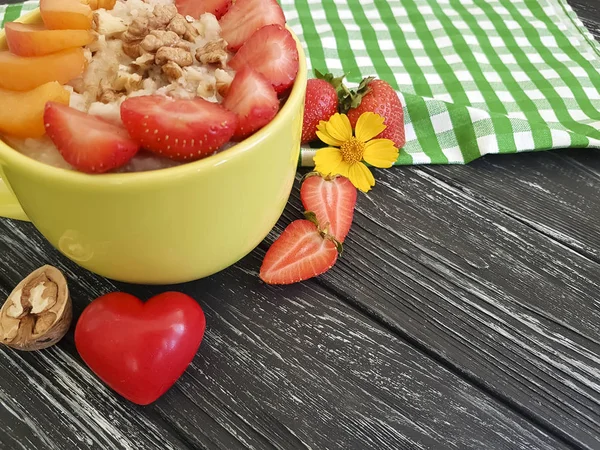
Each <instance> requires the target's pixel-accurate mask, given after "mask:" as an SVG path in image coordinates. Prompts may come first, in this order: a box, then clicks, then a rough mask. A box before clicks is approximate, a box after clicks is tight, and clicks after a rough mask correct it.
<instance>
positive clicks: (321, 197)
mask: <svg viewBox="0 0 600 450" xmlns="http://www.w3.org/2000/svg"><path fill="white" fill-rule="evenodd" d="M356 194H357V191H356V188H355V187H354V185H353V184H352V183H351V182H350V180H348V178H345V177H341V176H338V177H334V178H324V177H321V176H320V175H318V174H314V175H312V174H311V176H309V177H307V178H306V179H305V180H304V182H303V183H302V186H301V187H300V199H301V200H302V205H304V209H305V210H306V211H311V212H313V213H315V215H316V217H317V222H318V223H319V225H320V226H321V227H322V228H324V229H325V230H327V232H328V233H329V234H331V235H332V236H333V237H334V238H336V239H337V240H338V241H339V242H344V239H346V236H347V235H348V231H350V227H351V226H352V218H353V216H354V205H356Z"/></svg>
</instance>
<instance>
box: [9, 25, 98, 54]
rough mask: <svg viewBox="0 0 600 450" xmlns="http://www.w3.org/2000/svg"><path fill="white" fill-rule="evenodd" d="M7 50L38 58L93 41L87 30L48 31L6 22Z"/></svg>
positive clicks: (42, 26)
mask: <svg viewBox="0 0 600 450" xmlns="http://www.w3.org/2000/svg"><path fill="white" fill-rule="evenodd" d="M4 31H5V32H6V41H7V43H8V49H9V50H10V51H11V52H12V53H14V54H15V55H19V56H40V55H48V54H49V53H55V52H58V51H60V50H65V49H67V48H74V47H83V46H84V45H87V44H89V43H90V42H92V41H93V40H94V35H93V34H92V32H91V31H89V30H48V29H47V28H46V27H45V26H44V25H41V24H35V25H28V24H24V23H18V22H8V23H7V24H6V25H5V26H4Z"/></svg>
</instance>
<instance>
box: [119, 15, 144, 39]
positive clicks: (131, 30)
mask: <svg viewBox="0 0 600 450" xmlns="http://www.w3.org/2000/svg"><path fill="white" fill-rule="evenodd" d="M148 31H149V29H148V19H146V18H145V17H136V18H135V19H133V22H131V24H130V25H129V26H128V27H127V31H125V33H123V35H122V36H121V39H122V40H123V42H134V41H139V40H141V39H143V38H144V36H146V35H147V34H148Z"/></svg>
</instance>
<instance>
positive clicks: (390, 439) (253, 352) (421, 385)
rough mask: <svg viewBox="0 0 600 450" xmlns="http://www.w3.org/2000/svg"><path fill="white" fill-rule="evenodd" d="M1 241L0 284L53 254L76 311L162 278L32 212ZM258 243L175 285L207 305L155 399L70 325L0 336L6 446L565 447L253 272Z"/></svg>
mask: <svg viewBox="0 0 600 450" xmlns="http://www.w3.org/2000/svg"><path fill="white" fill-rule="evenodd" d="M283 220H284V221H285V218H284V219H283ZM275 232H277V230H276V231H275ZM17 249H19V250H17ZM0 253H1V254H2V255H4V258H3V259H2V262H1V263H0V273H1V274H2V278H1V281H0V286H1V288H0V293H1V294H2V295H6V294H7V293H8V292H9V288H8V286H13V285H14V284H15V283H16V282H17V281H18V280H19V278H20V277H22V276H23V274H24V273H25V272H28V271H29V270H31V269H33V268H34V267H36V266H38V265H40V264H41V263H42V261H44V262H45V261H52V262H53V263H54V264H56V265H57V266H58V267H59V268H60V269H62V270H64V272H65V274H66V276H67V277H68V279H69V280H70V283H71V284H70V285H71V286H72V288H71V295H72V298H73V300H74V307H75V308H74V309H75V310H74V314H75V317H77V316H79V314H80V313H81V310H82V308H83V307H84V306H85V305H86V304H87V303H88V302H89V300H90V299H92V298H94V297H96V296H97V295H100V294H102V293H105V292H108V291H112V290H115V289H123V290H126V291H127V292H131V293H133V294H135V295H138V296H140V297H141V298H148V297H150V296H152V295H155V294H156V293H158V292H162V291H164V290H165V289H168V288H169V287H146V286H130V285H124V284H113V283H111V282H109V281H106V280H103V279H101V278H99V277H96V276H94V275H91V274H89V273H87V272H84V271H81V270H79V269H77V268H76V267H74V266H73V264H72V263H71V262H69V261H66V260H65V259H64V258H62V257H61V256H60V255H59V254H58V253H57V252H56V251H55V250H53V249H51V248H50V247H49V246H48V244H46V243H45V242H44V241H43V239H42V238H41V237H40V236H39V235H38V234H37V233H36V232H35V231H34V230H33V228H32V226H31V225H29V224H23V223H17V222H11V221H2V222H0ZM262 256H263V252H262V250H261V249H257V250H256V251H255V252H253V253H252V254H251V255H250V256H249V257H247V258H246V259H244V260H243V261H241V262H240V263H238V264H237V265H236V266H235V267H233V268H230V269H229V270H226V271H224V272H222V273H220V274H218V275H215V276H213V277H210V278H208V279H205V280H200V281H197V282H194V283H188V284H185V285H180V286H177V289H179V290H181V291H183V292H186V293H189V294H190V295H193V296H195V297H196V298H198V300H199V301H200V304H201V305H202V307H203V308H204V310H205V313H206V316H207V324H208V327H207V331H206V338H205V341H204V342H203V344H202V346H201V348H200V351H199V353H198V355H197V357H196V358H195V360H194V362H193V365H192V366H191V367H190V368H189V369H188V371H187V372H186V373H185V374H184V376H183V377H182V378H181V380H180V381H179V382H178V383H177V385H176V387H175V388H174V389H172V390H171V391H169V392H168V394H166V395H165V396H164V397H163V398H161V399H160V400H159V401H158V402H157V403H156V404H155V405H153V406H150V407H147V408H141V407H135V406H132V405H130V404H129V403H127V402H125V401H123V400H121V399H120V398H119V397H118V396H116V395H114V394H112V393H111V392H110V391H109V390H108V389H107V388H106V387H104V385H103V384H102V383H100V382H99V381H98V380H97V379H95V377H93V376H92V375H91V374H90V373H89V371H88V370H87V369H86V368H85V366H83V365H82V362H81V361H80V358H79V357H78V356H77V353H76V350H75V349H74V346H73V342H72V334H71V333H70V334H68V335H67V337H66V338H65V339H64V340H63V341H61V343H60V344H59V345H58V346H57V347H54V348H52V349H50V350H48V351H44V352H36V353H18V352H15V351H12V350H9V349H3V350H2V351H1V352H0V373H2V374H6V375H7V376H6V377H5V376H3V377H2V379H1V380H0V403H1V404H2V405H3V408H4V409H3V410H0V420H1V421H2V424H3V426H4V427H5V428H6V429H9V430H13V431H12V432H10V433H6V434H3V435H0V442H1V443H2V444H3V445H4V446H5V448H11V447H10V446H11V445H12V444H11V443H14V440H15V437H16V436H25V435H27V436H28V439H29V441H27V440H23V441H22V442H21V444H23V448H27V449H33V448H71V446H75V447H76V448H100V447H102V448H106V446H118V447H120V448H136V449H137V448H140V449H141V448H159V447H161V445H159V443H160V442H161V440H160V439H161V438H162V437H164V448H185V447H190V448H219V449H234V448H280V449H291V448H299V449H304V448H313V449H324V448H332V449H335V448H339V449H346V448H357V449H368V448H380V449H390V450H391V449H413V448H414V449H416V448H430V449H435V448H442V447H443V448H456V449H464V448H472V449H480V448H482V447H483V446H486V445H493V446H494V447H495V448H531V449H542V448H549V447H551V448H567V447H566V446H565V445H564V444H562V443H561V442H559V441H557V440H556V438H554V437H552V436H550V435H549V434H548V433H546V432H544V431H542V430H540V429H539V428H538V427H536V426H535V425H533V424H531V423H530V422H528V421H527V420H526V419H524V418H523V417H521V416H520V415H518V414H516V413H514V412H513V411H511V410H510V409H509V408H507V407H505V406H504V405H501V404H500V403H499V402H497V401H496V400H495V399H493V398H491V397H489V396H487V395H486V394H484V393H482V392H481V391H480V390H479V389H477V388H476V387H474V386H472V385H471V384H469V383H468V382H466V381H464V380H462V379H460V378H459V377H457V376H456V375H454V374H452V373H451V372H450V371H448V370H446V369H445V368H443V367H441V366H440V365H439V364H438V363H437V361H435V360H433V359H431V358H430V357H428V356H426V355H424V354H423V353H421V352H420V351H418V350H416V349H415V348H413V347H412V346H411V345H409V344H407V343H406V342H404V341H403V340H402V339H399V338H398V337H397V336H395V335H394V334H392V333H390V331H388V330H387V329H385V328H384V327H382V326H381V325H379V324H377V323H376V322H375V321H373V320H372V319H370V318H369V317H366V316H365V315H364V314H362V313H360V312H359V311H356V310H355V309H354V308H352V307H350V306H349V305H347V304H346V303H345V302H343V301H342V300H340V299H339V298H338V297H337V296H336V295H335V294H333V293H331V292H330V291H329V290H327V289H324V288H323V287H321V286H319V284H318V283H316V282H314V281H313V282H308V283H305V284H300V285H295V286H290V287H271V286H267V285H264V284H262V283H260V282H259V280H258V278H257V274H256V270H257V268H258V267H259V265H260V261H261V258H262ZM17 267H18V269H17ZM342 281H344V280H342ZM341 286H342V284H339V285H338V288H339V287H341ZM464 428H466V429H468V430H469V432H468V433H457V432H456V430H459V429H464ZM175 430H176V431H175ZM150 431H151V432H150ZM146 433H148V434H147V435H146ZM78 437H80V438H81V439H80V440H79V439H78Z"/></svg>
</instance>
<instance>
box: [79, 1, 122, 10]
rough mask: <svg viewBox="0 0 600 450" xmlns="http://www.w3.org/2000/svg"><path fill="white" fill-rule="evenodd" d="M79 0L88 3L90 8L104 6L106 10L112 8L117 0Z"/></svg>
mask: <svg viewBox="0 0 600 450" xmlns="http://www.w3.org/2000/svg"><path fill="white" fill-rule="evenodd" d="M81 1H82V2H85V3H86V4H88V5H90V8H92V9H100V8H104V9H106V10H109V9H113V8H114V7H115V4H116V3H117V0H81Z"/></svg>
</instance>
